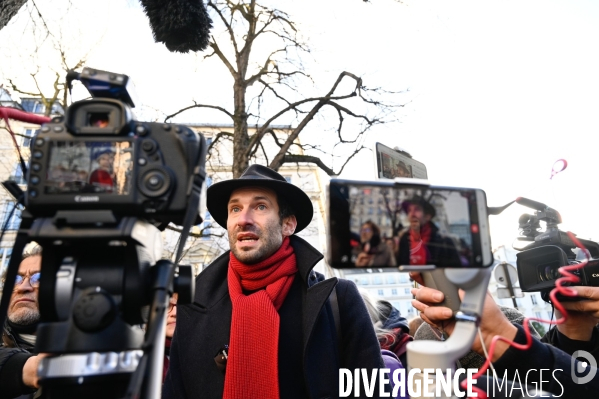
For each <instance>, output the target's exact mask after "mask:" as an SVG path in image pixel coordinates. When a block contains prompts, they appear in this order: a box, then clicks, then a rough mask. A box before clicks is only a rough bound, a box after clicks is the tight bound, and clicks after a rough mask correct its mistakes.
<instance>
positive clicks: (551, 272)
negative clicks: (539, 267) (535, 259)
mask: <svg viewBox="0 0 599 399" xmlns="http://www.w3.org/2000/svg"><path fill="white" fill-rule="evenodd" d="M558 269H559V268H556V267H555V266H545V270H544V271H543V272H542V273H541V275H540V277H541V281H554V280H557V279H558V278H559V277H560V273H559V270H558Z"/></svg>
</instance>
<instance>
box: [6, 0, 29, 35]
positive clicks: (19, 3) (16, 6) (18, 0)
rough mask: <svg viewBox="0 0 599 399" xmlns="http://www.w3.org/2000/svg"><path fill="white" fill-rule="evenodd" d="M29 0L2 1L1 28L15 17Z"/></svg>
mask: <svg viewBox="0 0 599 399" xmlns="http://www.w3.org/2000/svg"><path fill="white" fill-rule="evenodd" d="M26 2H27V0H2V1H0V29H2V28H4V27H5V26H6V24H8V22H9V21H10V20H11V19H12V17H14V16H15V15H16V14H17V12H19V10H20V9H21V7H23V4H25V3H26Z"/></svg>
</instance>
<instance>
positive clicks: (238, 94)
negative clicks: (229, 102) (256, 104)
mask: <svg viewBox="0 0 599 399" xmlns="http://www.w3.org/2000/svg"><path fill="white" fill-rule="evenodd" d="M240 80H241V79H236V81H235V83H234V85H233V93H234V94H233V99H234V106H235V113H234V115H233V126H234V128H233V134H234V136H233V178H234V179H237V178H238V177H239V176H241V174H242V173H243V171H244V170H246V169H247V167H248V166H249V154H248V146H249V144H250V137H249V135H248V115H247V112H246V108H245V92H246V89H247V88H246V87H245V85H244V84H243V83H241V82H240Z"/></svg>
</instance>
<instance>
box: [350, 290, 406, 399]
mask: <svg viewBox="0 0 599 399" xmlns="http://www.w3.org/2000/svg"><path fill="white" fill-rule="evenodd" d="M359 291H360V295H362V299H363V300H364V303H365V304H366V309H368V314H370V319H371V320H372V324H373V325H374V331H375V332H376V335H377V338H378V340H379V344H380V346H381V354H382V355H383V361H384V362H385V368H388V369H389V375H390V376H392V375H393V373H394V372H395V370H397V369H402V368H403V369H407V356H406V355H407V344H408V342H410V341H412V337H411V336H410V335H409V334H408V333H409V330H408V324H407V321H406V319H405V318H404V317H402V316H401V314H400V313H399V310H397V309H396V308H395V307H393V305H391V304H390V303H389V302H388V301H386V300H384V299H382V298H379V297H377V296H375V295H372V294H370V293H369V292H368V291H367V290H365V289H363V288H359ZM390 380H391V382H390V386H391V390H392V389H393V386H394V385H393V381H392V378H391V377H390ZM397 395H398V396H396V399H407V398H408V396H407V395H406V396H402V395H401V392H400V391H398V394H397Z"/></svg>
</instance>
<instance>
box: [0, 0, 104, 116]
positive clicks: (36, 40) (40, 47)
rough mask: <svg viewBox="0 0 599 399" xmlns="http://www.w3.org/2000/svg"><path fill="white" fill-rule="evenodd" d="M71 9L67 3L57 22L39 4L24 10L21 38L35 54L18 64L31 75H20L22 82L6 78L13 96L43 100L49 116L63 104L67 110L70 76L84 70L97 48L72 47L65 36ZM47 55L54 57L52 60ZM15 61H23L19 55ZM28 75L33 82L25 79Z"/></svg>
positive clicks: (30, 3) (69, 36)
mask: <svg viewBox="0 0 599 399" xmlns="http://www.w3.org/2000/svg"><path fill="white" fill-rule="evenodd" d="M71 8H72V4H71V3H70V1H69V2H66V3H65V7H64V8H63V9H62V12H63V14H62V15H61V17H60V18H59V19H58V20H56V19H54V18H47V13H48V9H47V8H41V7H38V4H37V3H36V1H35V0H31V1H30V2H28V3H27V5H26V6H25V7H23V10H22V11H21V13H22V14H23V17H24V18H26V20H27V22H28V23H27V24H26V25H25V27H24V28H23V31H22V32H21V34H22V38H23V40H26V41H27V42H28V45H29V47H28V49H29V48H30V50H31V52H30V53H29V54H28V55H27V56H26V57H24V59H21V60H20V61H19V62H18V63H19V64H21V65H23V68H24V70H22V71H27V73H23V74H22V75H21V74H20V73H19V76H20V77H19V78H14V77H5V79H6V81H7V85H6V86H7V87H10V88H11V89H12V91H13V93H18V94H21V95H24V96H29V97H34V98H36V99H39V100H40V101H41V103H42V104H43V106H44V108H45V110H44V114H45V115H46V116H49V115H50V114H51V113H52V109H53V107H54V105H55V104H59V105H60V106H61V107H62V110H64V109H66V107H67V87H66V82H65V76H66V72H67V71H69V70H71V69H79V68H81V67H82V66H83V65H84V64H85V63H86V60H87V58H88V56H89V53H90V52H91V50H92V49H93V48H95V45H91V46H79V47H81V49H79V50H75V49H74V48H73V47H72V43H73V41H72V40H71V37H72V34H71V33H69V34H66V35H65V34H63V28H64V27H65V25H64V22H65V21H67V22H68V19H65V18H68V17H70V16H71V12H70V11H71ZM67 43H68V44H67ZM76 45H78V44H76ZM45 49H50V53H47V52H45V51H44V50H45ZM40 54H43V55H40ZM46 54H50V57H48V56H47V55H46ZM11 57H13V55H12V54H11ZM14 57H15V58H18V57H19V55H18V51H17V52H15V55H14ZM22 71H19V72H22ZM27 75H29V76H30V77H31V80H29V79H28V78H25V76H27ZM59 111H60V110H59Z"/></svg>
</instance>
